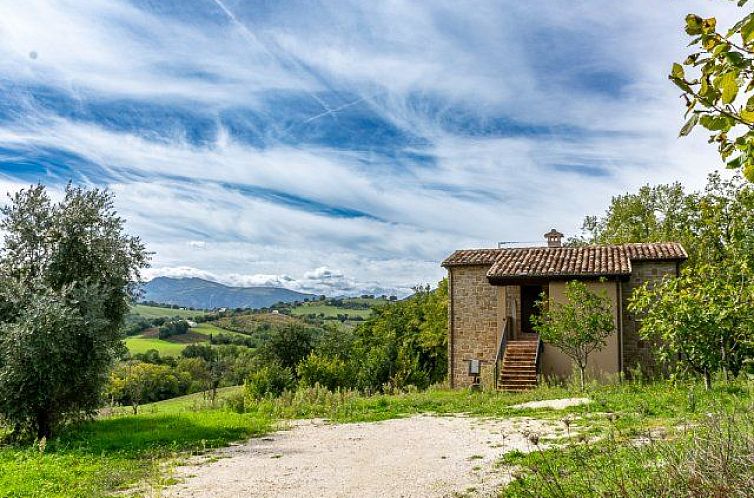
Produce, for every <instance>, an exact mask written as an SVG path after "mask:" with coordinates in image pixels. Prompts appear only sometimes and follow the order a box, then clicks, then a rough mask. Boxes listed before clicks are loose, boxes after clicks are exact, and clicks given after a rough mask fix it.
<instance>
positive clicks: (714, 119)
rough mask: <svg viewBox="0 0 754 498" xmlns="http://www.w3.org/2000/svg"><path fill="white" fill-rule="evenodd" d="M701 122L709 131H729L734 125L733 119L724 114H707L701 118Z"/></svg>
mask: <svg viewBox="0 0 754 498" xmlns="http://www.w3.org/2000/svg"><path fill="white" fill-rule="evenodd" d="M699 124H701V125H702V126H704V127H705V128H707V129H708V130H709V131H728V130H730V129H731V128H732V127H733V120H731V119H730V118H726V117H723V116H713V115H709V114H707V115H704V116H702V117H701V118H699Z"/></svg>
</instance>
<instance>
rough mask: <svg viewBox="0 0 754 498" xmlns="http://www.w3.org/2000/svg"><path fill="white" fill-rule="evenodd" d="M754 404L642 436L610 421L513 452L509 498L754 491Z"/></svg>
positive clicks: (718, 497) (669, 497) (678, 497)
mask: <svg viewBox="0 0 754 498" xmlns="http://www.w3.org/2000/svg"><path fill="white" fill-rule="evenodd" d="M751 408H752V406H751V405H749V406H748V407H747V406H742V405H737V406H735V407H734V408H722V407H717V408H716V409H715V411H713V412H710V413H709V414H707V415H706V416H704V417H702V418H701V420H699V421H698V422H695V423H693V424H691V425H686V426H683V427H671V428H669V430H668V431H667V432H666V431H664V430H657V429H653V430H649V429H648V430H647V431H645V433H644V434H643V435H638V436H637V434H636V433H635V432H633V431H632V432H630V433H623V432H621V431H620V430H618V429H617V428H612V429H611V430H610V431H609V432H608V433H607V435H606V436H605V437H604V438H598V439H597V440H594V441H591V442H590V441H589V439H588V438H580V439H581V440H580V441H577V442H571V443H569V444H567V445H566V446H565V447H559V448H550V449H547V450H543V451H535V452H533V453H530V454H528V455H522V454H515V455H511V456H510V457H509V458H507V459H505V463H508V464H515V465H519V466H520V470H519V472H518V474H517V479H516V480H514V481H513V482H512V483H511V484H510V485H509V486H508V487H507V488H506V489H505V490H504V492H503V496H504V497H508V498H534V497H537V498H556V497H557V498H576V497H579V498H581V497H586V498H589V497H594V498H608V497H610V498H613V497H614V498H633V497H665V498H728V497H730V498H737V497H741V498H743V497H751V496H754V418H753V417H752V415H751Z"/></svg>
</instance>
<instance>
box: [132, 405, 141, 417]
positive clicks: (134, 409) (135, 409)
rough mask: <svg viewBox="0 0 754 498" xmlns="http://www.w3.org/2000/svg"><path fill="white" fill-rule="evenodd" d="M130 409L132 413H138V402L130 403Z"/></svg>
mask: <svg viewBox="0 0 754 498" xmlns="http://www.w3.org/2000/svg"><path fill="white" fill-rule="evenodd" d="M131 409H132V410H133V411H134V415H137V414H138V413H139V404H138V403H131Z"/></svg>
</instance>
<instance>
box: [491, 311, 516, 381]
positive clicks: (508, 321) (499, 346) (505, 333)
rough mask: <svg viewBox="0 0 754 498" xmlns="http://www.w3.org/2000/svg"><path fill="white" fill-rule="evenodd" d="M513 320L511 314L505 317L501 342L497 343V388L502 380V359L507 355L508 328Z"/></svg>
mask: <svg viewBox="0 0 754 498" xmlns="http://www.w3.org/2000/svg"><path fill="white" fill-rule="evenodd" d="M511 322H512V320H511V317H510V316H507V317H505V322H504V323H503V330H502V333H501V334H500V342H498V344H497V353H496V354H495V389H497V384H498V382H499V381H500V361H501V360H502V359H503V357H504V356H505V348H506V347H507V345H508V330H509V329H510V327H511V325H510V324H511Z"/></svg>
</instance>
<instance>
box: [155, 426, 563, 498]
mask: <svg viewBox="0 0 754 498" xmlns="http://www.w3.org/2000/svg"><path fill="white" fill-rule="evenodd" d="M530 432H532V433H537V434H539V435H541V436H542V437H547V436H553V435H559V434H560V433H561V427H560V426H559V424H558V423H557V422H552V421H543V420H536V419H530V418H523V417H517V418H511V419H506V420H491V419H477V418H470V417H435V416H427V415H422V416H414V417H411V418H405V419H397V420H387V421H384V422H374V423H359V424H340V425H332V424H326V423H324V422H322V421H305V422H298V423H296V424H295V425H293V426H292V427H291V428H290V429H289V430H285V431H280V432H276V433H274V434H272V435H271V436H269V437H266V438H260V439H252V440H250V441H249V442H247V443H245V444H242V445H238V446H234V447H231V448H227V449H224V450H221V451H220V452H217V453H214V454H213V455H211V458H210V459H209V461H207V460H206V459H205V461H204V462H192V464H190V465H188V466H184V467H178V468H177V469H175V477H177V478H179V479H181V480H182V482H181V483H180V484H177V485H175V486H172V487H170V488H168V489H167V490H166V491H165V492H164V493H163V496H170V497H174V498H187V497H192V498H194V497H199V498H205V497H206V498H209V497H214V498H230V497H233V498H235V497H250V496H253V497H265V498H267V497H276V498H277V497H286V498H288V497H365V498H366V497H444V496H459V495H470V496H495V495H496V491H497V490H499V488H500V486H501V485H502V484H503V483H504V482H505V481H506V480H507V479H509V478H510V476H509V475H508V474H507V473H506V472H505V471H504V470H502V469H495V468H494V464H495V462H496V461H497V460H498V458H499V457H500V456H501V455H503V454H504V453H507V452H509V451H512V450H515V449H518V450H521V451H529V450H530V449H532V445H531V443H530V442H529V440H528V438H527V436H526V435H525V434H528V433H530ZM217 457H219V459H218V458H217Z"/></svg>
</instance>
